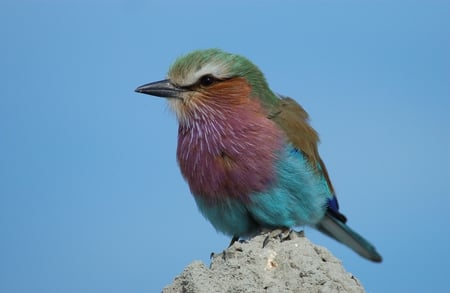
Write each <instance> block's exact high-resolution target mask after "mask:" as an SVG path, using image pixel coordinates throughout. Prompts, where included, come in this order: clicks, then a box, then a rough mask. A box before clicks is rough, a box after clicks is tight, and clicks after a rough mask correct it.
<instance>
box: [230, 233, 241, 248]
mask: <svg viewBox="0 0 450 293" xmlns="http://www.w3.org/2000/svg"><path fill="white" fill-rule="evenodd" d="M238 240H239V236H237V235H234V236H233V238H231V241H230V244H229V245H228V247H231V246H232V245H233V244H234V243H235V242H236V241H238Z"/></svg>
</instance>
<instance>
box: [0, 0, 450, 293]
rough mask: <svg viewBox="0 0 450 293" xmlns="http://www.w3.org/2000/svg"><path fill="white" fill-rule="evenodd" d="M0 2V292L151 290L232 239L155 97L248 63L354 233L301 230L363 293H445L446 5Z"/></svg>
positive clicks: (448, 237)
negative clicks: (197, 52)
mask: <svg viewBox="0 0 450 293" xmlns="http://www.w3.org/2000/svg"><path fill="white" fill-rule="evenodd" d="M391 2H394V1H371V2H369V1H359V0H358V1H339V3H337V1H284V2H282V3H281V2H279V1H256V0H255V1H237V0H232V1H221V2H218V1H217V2H215V1H138V0H134V1H124V0H123V1H119V0H108V1H106V0H104V1H87V0H83V1H78V0H77V1H75V0H66V1H64V0H58V1H56V0H43V1H38V0H34V1H31V0H29V1H26V0H1V1H0V40H1V45H0V292H9V293H17V292H27V293H28V292H32V293H40V292H43V293H44V292H45V293H53V292H55V293H56V292H63V293H66V292H67V293H69V292H158V291H160V290H161V289H162V288H163V287H164V286H165V285H167V284H169V283H170V282H171V281H172V280H173V278H174V277H175V276H177V275H178V274H179V273H181V271H182V270H183V268H184V267H185V266H186V265H188V264H189V263H191V262H192V261H193V260H197V259H199V260H203V261H204V262H205V263H206V264H209V255H210V253H211V252H220V251H221V250H222V249H224V248H225V247H226V246H227V245H228V243H229V238H228V237H225V236H223V235H220V234H218V233H216V231H215V230H214V228H213V227H212V226H211V225H210V224H209V223H208V222H207V221H206V220H205V219H204V218H203V217H202V215H201V214H200V213H199V212H198V210H197V207H196V206H195V203H194V200H193V199H192V196H191V195H190V193H189V188H188V186H187V184H186V183H185V181H184V180H183V178H182V177H181V175H180V173H179V170H178V166H177V163H176V159H175V150H176V139H177V137H176V136H177V122H176V120H175V117H174V115H173V114H172V113H170V111H169V110H168V107H167V105H166V102H165V101H164V100H163V99H160V98H155V97H151V96H147V95H142V94H137V93H134V89H135V88H136V87H137V86H139V85H142V84H144V83H147V82H151V81H156V80H160V79H164V78H165V75H166V73H167V70H168V68H169V66H170V64H171V63H172V62H173V61H174V59H175V58H176V57H178V56H179V55H181V54H184V53H187V52H189V51H191V50H194V49H200V48H209V47H218V48H222V49H224V50H227V51H231V52H234V53H239V54H242V55H244V56H246V57H248V58H249V59H250V60H252V61H253V62H254V63H255V64H257V65H258V66H259V67H260V69H261V70H262V71H263V72H264V73H265V76H266V78H267V80H268V82H269V84H270V86H271V88H272V89H273V90H274V91H275V92H278V93H281V94H284V95H288V96H291V97H293V98H295V99H296V100H297V101H298V102H299V103H301V104H302V105H303V106H304V108H305V109H306V110H307V111H308V112H309V114H310V116H311V118H312V124H313V126H314V127H315V128H316V130H317V131H318V132H319V133H320V135H321V140H322V143H321V145H320V152H321V155H322V158H323V159H324V161H325V163H326V164H327V167H328V169H329V172H330V175H331V178H332V181H333V183H334V186H335V188H336V190H337V192H338V197H339V199H340V204H341V210H342V212H343V213H344V214H346V215H347V217H348V218H349V225H350V226H351V227H353V228H354V229H355V230H357V231H358V232H360V233H361V234H362V235H364V236H365V237H367V238H368V239H369V240H370V241H371V242H373V243H374V244H375V246H376V247H377V249H378V251H379V252H380V253H381V254H382V255H383V257H384V262H383V263H382V264H374V263H371V262H368V261H366V260H364V259H362V258H360V257H359V256H358V255H356V254H355V253H353V252H352V251H350V250H349V249H348V248H346V247H344V246H342V245H340V244H338V243H336V242H334V241H333V240H331V239H329V238H327V237H325V236H322V235H320V234H319V233H318V232H315V231H313V230H312V229H311V228H306V235H307V237H309V238H310V239H311V240H312V241H313V242H314V243H316V244H319V245H322V246H325V247H327V248H328V249H330V250H331V252H332V253H333V254H334V255H336V256H337V257H338V258H340V259H341V260H342V262H343V264H344V267H345V268H346V269H347V270H348V271H350V272H352V273H353V274H354V275H355V276H357V277H358V278H359V279H360V281H361V282H362V284H363V285H364V286H365V288H366V290H367V291H368V292H444V291H447V292H448V290H449V288H450V278H449V277H448V276H449V273H450V269H449V266H448V263H449V262H450V249H449V247H450V191H449V190H450V189H449V181H450V2H448V1H434V0H431V1H395V3H391Z"/></svg>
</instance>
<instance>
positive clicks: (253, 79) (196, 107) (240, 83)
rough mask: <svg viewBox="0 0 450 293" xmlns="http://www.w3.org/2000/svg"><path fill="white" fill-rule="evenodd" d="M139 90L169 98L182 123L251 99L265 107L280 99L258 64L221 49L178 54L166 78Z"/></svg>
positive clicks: (138, 90) (138, 89)
mask: <svg viewBox="0 0 450 293" xmlns="http://www.w3.org/2000/svg"><path fill="white" fill-rule="evenodd" d="M136 92H139V93H144V94H148V95H152V96H158V97H164V98H167V99H168V101H169V104H170V106H171V108H172V109H173V110H174V112H175V113H176V114H177V117H178V120H179V121H180V123H181V122H183V121H186V120H188V119H189V118H192V117H193V116H194V115H195V116H198V115H199V114H204V115H206V114H208V115H210V114H212V113H213V112H215V110H218V109H223V108H224V107H225V108H230V107H233V106H234V105H240V104H243V103H245V102H246V101H248V100H249V99H257V100H259V101H260V102H261V103H262V105H264V106H265V105H270V104H273V103H274V101H276V100H278V99H277V97H276V96H275V95H274V94H273V93H272V91H271V90H270V89H269V87H268V85H267V82H266V80H265V78H264V75H263V74H262V72H261V71H260V70H259V69H258V67H256V66H255V65H254V64H253V63H252V62H250V61H249V60H248V59H246V58H245V57H242V56H240V55H236V54H231V53H227V52H224V51H221V50H219V49H207V50H198V51H194V52H191V53H189V54H187V55H184V56H181V57H179V58H178V59H177V60H176V61H175V63H174V64H173V65H172V66H171V67H170V69H169V73H168V78H167V79H165V80H161V81H157V82H152V83H149V84H145V85H143V86H140V87H138V88H137V89H136Z"/></svg>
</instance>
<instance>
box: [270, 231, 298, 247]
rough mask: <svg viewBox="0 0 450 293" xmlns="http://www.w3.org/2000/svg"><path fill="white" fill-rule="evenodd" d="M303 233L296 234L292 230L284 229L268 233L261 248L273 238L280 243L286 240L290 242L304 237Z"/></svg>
mask: <svg viewBox="0 0 450 293" xmlns="http://www.w3.org/2000/svg"><path fill="white" fill-rule="evenodd" d="M304 236H305V233H304V232H303V231H299V232H296V231H294V230H291V229H288V228H285V229H275V230H272V231H270V232H269V233H268V234H267V236H266V238H265V239H264V241H263V246H262V247H263V248H264V247H266V245H267V244H268V243H269V241H270V240H271V239H273V238H278V239H279V240H280V242H284V241H286V240H292V239H295V238H296V237H304Z"/></svg>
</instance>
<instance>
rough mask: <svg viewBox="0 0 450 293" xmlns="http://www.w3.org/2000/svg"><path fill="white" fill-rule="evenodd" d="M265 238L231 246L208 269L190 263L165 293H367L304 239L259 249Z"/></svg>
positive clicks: (335, 261) (274, 241) (322, 250)
mask: <svg viewBox="0 0 450 293" xmlns="http://www.w3.org/2000/svg"><path fill="white" fill-rule="evenodd" d="M265 238H266V235H259V236H256V237H254V238H252V239H250V240H249V241H244V242H235V243H234V244H233V245H232V246H231V247H229V248H227V249H226V250H224V251H223V252H222V253H217V254H214V255H213V256H212V258H211V264H210V267H209V268H208V267H207V266H206V265H205V264H204V263H202V262H200V261H194V262H192V263H191V264H190V265H188V266H187V267H186V268H185V269H184V271H183V272H182V273H181V274H180V275H179V276H177V277H176V278H175V280H174V281H173V283H172V284H170V285H168V286H167V287H166V288H164V289H163V293H175V292H177V293H178V292H183V293H194V292H195V293H211V292H273V293H275V292H299V293H301V292H305V293H306V292H308V293H310V292H317V293H318V292H365V291H364V288H363V286H362V285H361V283H360V282H359V281H358V280H357V279H356V277H354V276H353V275H352V274H350V273H348V272H346V271H345V269H344V268H343V266H342V263H341V261H340V260H338V259H337V258H336V257H334V256H333V255H332V254H331V253H330V252H329V251H328V250H327V249H325V248H323V247H320V246H316V245H314V244H312V243H311V242H310V241H309V240H308V239H307V238H305V237H293V239H291V240H285V241H283V242H282V241H281V240H280V239H279V238H274V239H272V240H271V241H269V243H267V245H266V246H265V247H264V248H263V247H262V243H263V242H264V240H265Z"/></svg>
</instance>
